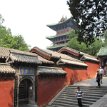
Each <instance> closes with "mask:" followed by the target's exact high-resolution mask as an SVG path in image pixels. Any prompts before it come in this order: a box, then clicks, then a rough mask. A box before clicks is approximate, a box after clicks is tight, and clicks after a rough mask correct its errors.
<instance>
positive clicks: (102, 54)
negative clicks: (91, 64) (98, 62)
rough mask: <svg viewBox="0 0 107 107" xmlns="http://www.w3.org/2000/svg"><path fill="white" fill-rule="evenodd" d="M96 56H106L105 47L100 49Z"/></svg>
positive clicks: (106, 49)
mask: <svg viewBox="0 0 107 107" xmlns="http://www.w3.org/2000/svg"><path fill="white" fill-rule="evenodd" d="M97 56H107V47H102V48H101V49H100V50H99V52H98V53H97Z"/></svg>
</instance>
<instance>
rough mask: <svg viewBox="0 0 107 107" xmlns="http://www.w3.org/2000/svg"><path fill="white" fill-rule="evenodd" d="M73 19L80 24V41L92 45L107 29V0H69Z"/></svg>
mask: <svg viewBox="0 0 107 107" xmlns="http://www.w3.org/2000/svg"><path fill="white" fill-rule="evenodd" d="M67 4H68V6H69V10H70V12H71V14H72V17H73V19H74V20H75V21H76V22H77V24H78V28H79V29H78V41H80V42H84V43H86V44H87V45H90V44H91V43H93V42H94V40H95V37H101V36H103V34H104V31H105V30H106V29H107V0H68V1H67Z"/></svg>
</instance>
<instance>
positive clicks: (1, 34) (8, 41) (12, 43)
mask: <svg viewBox="0 0 107 107" xmlns="http://www.w3.org/2000/svg"><path fill="white" fill-rule="evenodd" d="M2 23H3V18H2V16H0V46H1V47H6V48H13V49H18V50H23V51H24V50H28V45H27V44H26V43H25V41H24V39H23V37H22V36H21V35H15V36H13V35H12V33H11V30H10V29H7V28H6V27H5V26H3V25H2Z"/></svg>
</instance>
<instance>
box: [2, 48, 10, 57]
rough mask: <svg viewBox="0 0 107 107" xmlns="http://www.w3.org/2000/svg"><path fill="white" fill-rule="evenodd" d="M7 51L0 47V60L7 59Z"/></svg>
mask: <svg viewBox="0 0 107 107" xmlns="http://www.w3.org/2000/svg"><path fill="white" fill-rule="evenodd" d="M9 53H10V52H9V49H8V48H3V47H0V58H7V57H8V56H9Z"/></svg>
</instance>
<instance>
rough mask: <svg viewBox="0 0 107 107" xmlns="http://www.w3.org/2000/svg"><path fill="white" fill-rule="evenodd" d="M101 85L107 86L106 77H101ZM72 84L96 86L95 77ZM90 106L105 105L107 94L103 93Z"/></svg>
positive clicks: (98, 106)
mask: <svg viewBox="0 0 107 107" xmlns="http://www.w3.org/2000/svg"><path fill="white" fill-rule="evenodd" d="M102 82H103V83H102V84H101V86H107V77H103V80H102ZM74 86H97V82H96V79H95V78H94V79H88V80H84V81H81V82H77V83H75V84H74ZM90 107H107V94H106V95H104V96H103V97H102V98H101V99H99V100H97V101H96V102H95V103H94V104H92V105H91V106H90Z"/></svg>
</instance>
